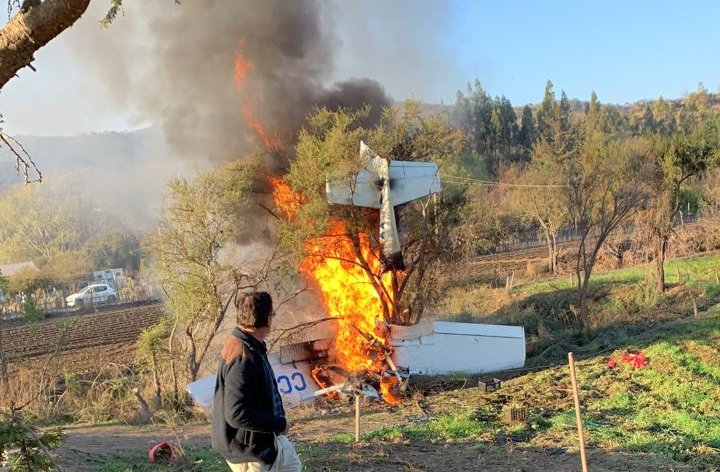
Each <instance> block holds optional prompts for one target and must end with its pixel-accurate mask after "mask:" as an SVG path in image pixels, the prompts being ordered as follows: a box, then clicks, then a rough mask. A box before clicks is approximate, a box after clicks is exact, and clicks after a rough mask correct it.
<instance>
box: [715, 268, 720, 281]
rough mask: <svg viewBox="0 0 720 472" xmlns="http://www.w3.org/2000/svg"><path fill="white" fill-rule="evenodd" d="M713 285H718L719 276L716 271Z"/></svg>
mask: <svg viewBox="0 0 720 472" xmlns="http://www.w3.org/2000/svg"><path fill="white" fill-rule="evenodd" d="M715 285H720V276H718V271H717V270H716V271H715Z"/></svg>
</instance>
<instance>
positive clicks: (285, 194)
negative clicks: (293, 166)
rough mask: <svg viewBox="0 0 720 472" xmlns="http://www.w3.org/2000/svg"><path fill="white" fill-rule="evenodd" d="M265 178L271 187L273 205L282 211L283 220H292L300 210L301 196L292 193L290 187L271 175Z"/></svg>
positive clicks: (297, 193)
mask: <svg viewBox="0 0 720 472" xmlns="http://www.w3.org/2000/svg"><path fill="white" fill-rule="evenodd" d="M267 177H268V180H270V185H272V193H273V200H275V205H277V207H278V208H279V209H280V211H282V213H283V215H284V216H285V218H288V219H290V218H292V217H293V216H294V215H295V213H297V212H298V210H300V205H301V203H302V195H300V193H299V192H293V190H292V189H291V188H290V186H289V185H288V184H287V183H285V182H283V180H282V179H281V178H279V177H275V176H273V175H268V176H267Z"/></svg>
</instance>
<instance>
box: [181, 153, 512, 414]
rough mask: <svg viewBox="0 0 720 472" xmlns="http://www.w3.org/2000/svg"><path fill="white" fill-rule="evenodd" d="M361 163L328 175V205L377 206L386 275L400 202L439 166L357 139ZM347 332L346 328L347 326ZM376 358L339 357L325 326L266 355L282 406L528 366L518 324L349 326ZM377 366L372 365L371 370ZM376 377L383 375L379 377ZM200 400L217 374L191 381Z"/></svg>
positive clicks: (420, 190)
mask: <svg viewBox="0 0 720 472" xmlns="http://www.w3.org/2000/svg"><path fill="white" fill-rule="evenodd" d="M360 157H361V162H362V163H363V168H362V169H361V170H360V171H359V172H357V173H356V174H355V176H354V178H353V179H352V180H350V181H339V180H328V181H327V182H326V193H327V199H328V202H329V203H331V204H337V205H355V206H361V207H369V208H377V209H378V210H379V212H380V219H379V220H380V228H379V237H380V238H379V240H380V243H381V246H382V248H381V270H382V272H386V271H390V270H397V271H402V270H404V269H405V264H404V261H403V258H402V251H401V246H400V237H399V235H398V225H397V220H396V207H397V206H399V205H403V204H405V203H408V202H411V201H413V200H417V199H420V198H423V197H427V196H430V195H433V194H436V193H438V192H439V191H440V188H441V186H440V174H439V170H438V167H437V165H436V164H434V163H430V162H412V161H397V160H388V159H384V158H382V157H380V156H378V155H377V154H376V153H375V152H373V151H372V150H371V149H370V148H369V147H368V146H367V145H366V144H365V143H363V142H361V143H360ZM346 329H347V328H346ZM349 329H350V330H352V331H354V334H355V335H356V336H358V337H359V338H360V339H361V341H363V342H364V345H365V346H366V353H365V355H367V356H368V358H372V361H368V363H367V365H368V366H369V367H368V368H367V369H352V370H349V369H346V368H344V366H343V365H341V364H342V363H339V362H337V356H336V354H335V351H336V350H337V348H338V346H337V345H336V341H337V340H336V338H335V337H334V336H332V334H330V335H329V334H328V332H327V331H325V332H324V333H323V332H319V333H318V332H317V331H315V332H316V333H317V334H315V335H312V334H310V335H309V336H308V338H306V339H303V340H302V342H295V343H292V344H286V345H283V346H280V348H279V350H277V351H274V352H271V353H269V354H268V358H269V360H270V364H271V365H272V368H273V370H274V372H275V376H276V381H277V384H278V389H279V390H280V393H281V394H282V396H283V400H284V403H285V404H286V405H287V406H289V407H292V406H296V405H299V404H301V403H303V402H308V401H312V400H313V399H315V398H317V397H319V396H322V395H331V396H337V395H340V396H343V395H345V396H355V397H356V399H357V398H359V396H360V395H365V396H368V397H374V398H381V397H382V398H383V399H384V400H385V401H387V402H389V403H396V402H398V401H399V396H398V394H399V393H400V391H402V390H404V388H405V387H406V386H407V384H408V381H409V379H410V377H411V376H416V375H445V374H452V373H464V374H486V373H492V372H499V371H502V370H507V369H512V368H519V367H522V366H523V365H524V363H525V332H524V329H523V328H522V327H520V326H502V325H488V324H475V323H455V322H446V321H428V322H425V323H421V324H418V325H414V326H399V325H389V324H384V326H382V327H380V329H379V330H377V331H375V332H370V330H364V329H362V328H360V327H358V326H356V325H352V324H350V325H349ZM370 366H372V367H370ZM378 378H379V380H378ZM188 390H189V392H190V394H191V395H192V397H193V399H194V400H195V403H196V404H197V405H198V406H200V407H203V408H210V406H211V405H212V400H213V395H214V391H215V376H214V375H211V376H208V377H204V378H202V379H200V380H198V381H196V382H193V383H191V384H189V385H188Z"/></svg>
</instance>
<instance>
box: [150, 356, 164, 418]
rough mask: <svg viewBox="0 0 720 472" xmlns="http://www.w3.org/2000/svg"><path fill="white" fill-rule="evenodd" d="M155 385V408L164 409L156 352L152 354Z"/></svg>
mask: <svg viewBox="0 0 720 472" xmlns="http://www.w3.org/2000/svg"><path fill="white" fill-rule="evenodd" d="M151 359H152V370H153V372H152V373H153V383H154V384H155V407H156V408H162V389H161V388H160V374H159V372H158V365H157V358H156V356H155V351H153V352H152V358H151Z"/></svg>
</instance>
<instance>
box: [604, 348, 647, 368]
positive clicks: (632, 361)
mask: <svg viewBox="0 0 720 472" xmlns="http://www.w3.org/2000/svg"><path fill="white" fill-rule="evenodd" d="M620 362H621V363H623V364H625V365H627V366H628V367H630V368H631V369H642V368H644V367H647V366H648V365H649V364H650V359H648V358H647V357H646V356H645V353H644V352H642V351H640V352H638V353H625V354H623V355H622V356H620ZM606 365H607V367H608V369H614V368H616V367H617V360H616V359H615V358H614V357H611V358H610V359H608V361H607V363H606Z"/></svg>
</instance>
